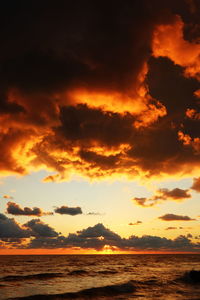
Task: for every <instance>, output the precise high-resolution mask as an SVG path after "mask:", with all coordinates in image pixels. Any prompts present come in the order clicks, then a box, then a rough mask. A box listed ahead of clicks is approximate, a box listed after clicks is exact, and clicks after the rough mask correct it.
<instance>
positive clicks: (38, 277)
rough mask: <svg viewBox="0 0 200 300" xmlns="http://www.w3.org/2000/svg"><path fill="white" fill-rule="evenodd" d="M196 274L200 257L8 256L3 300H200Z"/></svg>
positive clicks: (1, 269)
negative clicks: (191, 275) (193, 277)
mask: <svg viewBox="0 0 200 300" xmlns="http://www.w3.org/2000/svg"><path fill="white" fill-rule="evenodd" d="M191 270H200V255H198V254H173V255H172V254H166V255H163V254H140V255H135V254H134V255H33V256H32V255H27V256H24V255H19V256H17V255H16V256H13V255H12V256H4V255H2V256H0V300H4V299H12V298H14V299H18V298H19V297H22V299H61V298H62V299H95V300H98V299H104V300H105V299H113V300H115V299H116V300H122V299H126V300H129V299H138V300H144V299H154V300H155V299H160V300H174V299H184V300H192V299H193V300H194V299H195V300H197V299H198V300H200V283H194V282H191V281H190V280H187V276H185V273H186V272H189V271H191ZM28 296H34V297H28Z"/></svg>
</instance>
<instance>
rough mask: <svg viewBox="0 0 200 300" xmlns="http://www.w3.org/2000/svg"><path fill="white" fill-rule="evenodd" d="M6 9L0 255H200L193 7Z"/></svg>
mask: <svg viewBox="0 0 200 300" xmlns="http://www.w3.org/2000/svg"><path fill="white" fill-rule="evenodd" d="M0 8H1V9H0V22H1V26H0V39H1V47H0V141H1V144H0V145H1V147H0V172H1V173H0V203H1V205H0V254H16V253H19V254H20V253H23V254H24V253H25V254H29V253H43V254H46V253H47V254H48V253H129V252H130V253H137V252H145V253H148V252H200V230H199V229H200V1H198V0H168V1H160V0H151V1H149V0H118V1H116V0H115V1H114V0H107V1H104V0H101V1H100V0H97V1H92V0H84V1H82V0H78V1H64V0H59V1H54V0H52V1H51V0H49V1H46V0H43V1H37V0H36V1H32V0H29V1H20V0H19V1H3V2H2V3H1V4H0Z"/></svg>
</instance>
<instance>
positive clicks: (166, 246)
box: [0, 214, 200, 252]
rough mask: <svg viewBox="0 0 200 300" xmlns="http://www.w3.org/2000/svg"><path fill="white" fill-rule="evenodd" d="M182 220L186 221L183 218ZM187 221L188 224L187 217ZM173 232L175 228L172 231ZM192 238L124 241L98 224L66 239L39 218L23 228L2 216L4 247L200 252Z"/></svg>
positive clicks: (0, 237)
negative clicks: (108, 248) (105, 248)
mask: <svg viewBox="0 0 200 300" xmlns="http://www.w3.org/2000/svg"><path fill="white" fill-rule="evenodd" d="M182 220H183V219H182ZM184 220H186V221H187V219H186V218H184ZM170 229H172V228H170ZM191 238H192V236H191V235H187V236H184V235H180V236H178V237H177V238H175V239H173V240H172V239H167V238H163V237H159V236H150V235H143V236H141V237H138V236H135V235H132V236H130V237H129V238H122V237H120V236H119V235H118V234H117V233H115V232H113V231H111V230H110V229H108V228H106V227H105V226H104V225H103V224H101V223H98V224H96V225H94V226H92V227H88V228H86V229H83V230H80V231H77V232H76V233H70V234H69V235H68V236H63V235H61V234H59V233H58V232H56V231H55V230H54V229H53V228H52V227H50V226H49V225H48V224H45V223H43V222H42V221H41V220H40V219H33V220H30V221H29V222H27V223H26V224H24V225H20V224H18V223H16V221H15V220H14V219H9V218H7V217H6V216H5V215H3V214H1V215H0V240H1V242H2V245H1V248H18V249H20V248H22V249H41V248H44V249H58V248H59V249H60V248H62V249H66V250H70V249H73V248H76V249H77V248H78V249H79V251H81V249H82V250H84V249H87V250H91V249H92V250H96V251H101V250H103V249H104V247H110V248H112V249H113V251H114V250H116V251H117V250H122V251H142V250H145V251H151V250H152V251H182V252H184V251H186V252H187V251H191V252H199V251H200V245H199V243H198V241H197V242H196V243H194V242H192V240H191Z"/></svg>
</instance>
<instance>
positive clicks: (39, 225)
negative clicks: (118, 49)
mask: <svg viewBox="0 0 200 300" xmlns="http://www.w3.org/2000/svg"><path fill="white" fill-rule="evenodd" d="M24 227H26V228H28V229H30V230H31V231H32V235H33V236H38V237H56V236H58V233H57V232H56V231H55V230H54V229H53V228H52V227H50V226H49V225H48V224H45V223H43V222H42V221H41V220H40V219H33V220H30V221H28V222H27V223H26V224H24Z"/></svg>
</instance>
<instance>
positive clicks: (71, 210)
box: [54, 205, 83, 216]
mask: <svg viewBox="0 0 200 300" xmlns="http://www.w3.org/2000/svg"><path fill="white" fill-rule="evenodd" d="M54 211H55V212H56V213H57V214H61V215H70V216H76V215H80V214H82V213H83V212H82V209H81V207H79V206H77V207H69V206H65V205H63V206H61V207H57V208H56V209H55V210H54Z"/></svg>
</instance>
